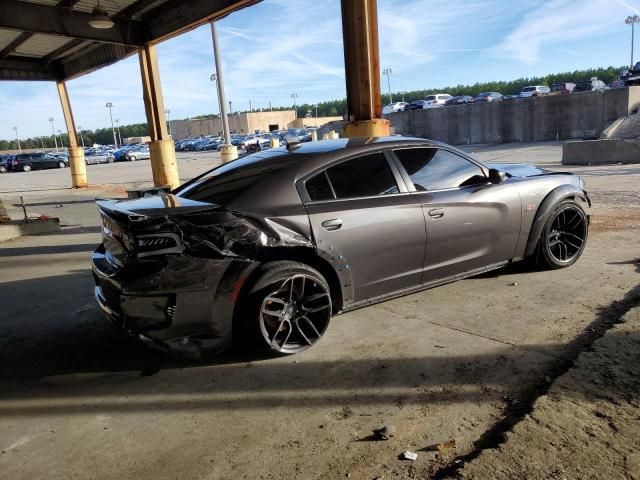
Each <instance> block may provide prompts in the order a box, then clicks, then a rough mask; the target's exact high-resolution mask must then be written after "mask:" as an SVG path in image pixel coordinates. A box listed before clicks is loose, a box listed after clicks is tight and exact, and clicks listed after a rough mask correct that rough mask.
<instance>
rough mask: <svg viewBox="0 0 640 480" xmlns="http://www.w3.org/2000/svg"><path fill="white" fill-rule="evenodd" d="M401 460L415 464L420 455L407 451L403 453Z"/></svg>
mask: <svg viewBox="0 0 640 480" xmlns="http://www.w3.org/2000/svg"><path fill="white" fill-rule="evenodd" d="M400 459H401V460H411V461H412V462H415V461H416V460H417V459H418V454H417V453H415V452H410V451H409V450H407V451H406V452H402V455H400Z"/></svg>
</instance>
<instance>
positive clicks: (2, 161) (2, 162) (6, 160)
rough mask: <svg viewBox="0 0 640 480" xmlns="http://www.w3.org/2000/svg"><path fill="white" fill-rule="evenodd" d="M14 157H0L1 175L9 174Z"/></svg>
mask: <svg viewBox="0 0 640 480" xmlns="http://www.w3.org/2000/svg"><path fill="white" fill-rule="evenodd" d="M12 158H13V155H0V173H7V172H8V171H9V167H10V166H11V159H12Z"/></svg>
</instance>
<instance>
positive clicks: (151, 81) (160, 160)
mask: <svg viewBox="0 0 640 480" xmlns="http://www.w3.org/2000/svg"><path fill="white" fill-rule="evenodd" d="M138 57H139V60H140V73H141V75H142V92H143V97H144V109H145V112H146V115H147V124H148V125H149V135H150V137H151V142H150V143H149V153H150V154H151V173H152V175H153V184H154V185H155V186H156V187H164V186H168V187H170V188H172V189H174V188H176V187H178V186H179V185H180V176H179V174H178V164H177V162H176V150H175V146H174V143H173V140H171V137H170V136H169V131H168V129H167V121H166V118H165V113H164V100H163V98H162V85H161V84H160V71H159V69H158V55H157V52H156V47H155V46H153V45H146V46H144V47H143V48H141V49H140V50H139V52H138Z"/></svg>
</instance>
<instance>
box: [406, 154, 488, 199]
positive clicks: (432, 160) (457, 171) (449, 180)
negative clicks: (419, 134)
mask: <svg viewBox="0 0 640 480" xmlns="http://www.w3.org/2000/svg"><path fill="white" fill-rule="evenodd" d="M395 154H396V155H397V156H398V159H399V160H400V163H402V166H403V167H404V169H405V170H406V171H407V173H408V174H409V177H411V181H412V182H413V185H414V186H415V188H416V190H418V191H428V190H442V189H446V188H458V187H465V186H468V185H476V184H479V183H483V182H485V181H486V177H485V176H484V173H483V172H482V169H481V168H480V167H478V166H477V165H475V164H474V163H472V162H470V161H469V160H467V159H465V158H462V157H461V156H459V155H456V154H455V153H451V152H448V151H446V150H440V149H437V148H411V149H406V150H395Z"/></svg>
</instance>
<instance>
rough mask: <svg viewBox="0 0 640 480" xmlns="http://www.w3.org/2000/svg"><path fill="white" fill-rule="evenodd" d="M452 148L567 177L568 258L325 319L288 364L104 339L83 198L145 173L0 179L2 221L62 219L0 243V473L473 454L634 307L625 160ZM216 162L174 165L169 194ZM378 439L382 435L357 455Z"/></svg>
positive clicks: (429, 465) (395, 466)
mask: <svg viewBox="0 0 640 480" xmlns="http://www.w3.org/2000/svg"><path fill="white" fill-rule="evenodd" d="M465 150H467V151H470V152H472V153H474V154H475V155H476V156H477V157H478V158H479V159H481V160H483V161H491V162H509V163H534V164H536V165H539V166H543V167H545V168H550V169H553V170H562V171H572V172H574V173H577V174H580V175H582V176H583V177H584V179H585V180H586V182H587V190H588V191H589V193H590V196H591V199H592V200H593V202H594V207H593V209H592V212H591V213H592V215H593V217H592V227H591V230H590V238H589V244H588V246H587V249H586V251H585V254H584V256H583V257H582V259H581V260H580V261H579V262H578V263H577V264H576V265H574V266H573V267H571V268H568V269H563V270H558V271H547V272H538V271H533V270H531V269H529V268H527V267H525V266H514V267H509V268H505V269H502V270H498V271H496V272H491V273H488V274H484V275H481V276H479V277H475V278H471V279H467V280H463V281H460V282H457V283H454V284H449V285H446V286H443V287H439V288H436V289H432V290H428V291H423V292H420V293H417V294H413V295H409V296H405V297H402V298H398V299H395V300H392V301H389V302H386V303H382V304H379V305H375V306H371V307H367V308H362V309H360V310H356V311H354V312H351V313H347V314H345V315H342V316H338V317H336V318H335V319H334V320H333V323H332V325H331V326H330V327H329V331H328V333H327V335H326V336H325V337H324V339H323V340H322V341H321V342H320V343H319V344H318V345H317V346H315V347H314V348H313V349H311V350H309V351H308V352H305V353H303V354H299V355H295V356H290V357H283V358H257V357H255V356H253V355H251V354H250V353H248V352H237V351H232V352H228V353H226V354H223V355H222V356H219V357H216V358H212V359H209V360H207V361H205V362H200V363H185V362H179V361H175V360H172V359H170V358H168V357H166V356H164V355H163V354H160V353H156V352H154V351H151V350H148V349H146V348H144V347H142V346H141V345H140V344H138V343H137V342H135V341H133V340H131V339H129V338H127V337H125V336H123V335H121V334H119V333H118V332H117V331H116V330H115V329H114V328H113V327H112V326H111V325H110V323H109V322H108V321H106V320H105V319H104V318H103V316H102V314H101V312H100V311H99V309H98V307H97V306H96V305H95V302H94V299H93V280H92V278H91V272H90V269H89V254H90V252H91V251H92V249H93V248H94V246H95V245H96V244H97V243H98V242H99V238H100V236H99V227H98V221H99V219H98V215H97V213H96V210H95V205H94V203H93V201H94V199H95V197H105V196H112V197H122V196H124V195H125V190H127V189H130V188H136V187H139V186H143V185H149V183H150V182H149V179H150V177H151V174H150V164H149V161H148V160H146V161H139V162H130V163H115V164H103V165H92V166H89V167H88V168H87V172H88V177H89V182H90V183H91V184H92V185H93V186H92V187H91V188H90V189H88V190H77V191H72V190H69V189H68V186H69V183H70V180H69V170H68V169H54V170H45V171H34V172H29V173H22V172H20V173H11V174H6V175H0V198H1V199H2V200H3V202H5V204H6V205H8V206H9V207H10V208H11V210H12V211H13V212H15V211H16V206H15V205H17V203H18V200H19V197H20V196H23V198H24V200H25V203H27V210H28V212H29V213H30V214H36V213H39V214H44V215H49V216H57V217H60V219H61V222H62V225H63V228H62V230H61V231H60V232H59V233H56V234H50V235H42V236H37V237H24V238H21V239H19V240H16V241H12V242H8V243H5V244H2V248H0V312H2V313H0V418H2V419H3V420H2V422H0V451H1V454H0V478H7V479H9V478H18V477H20V478H52V479H53V478H114V479H116V478H134V477H135V478H139V479H147V478H148V479H156V478H211V479H237V478H252V479H253V478H263V479H280V478H300V479H314V478H317V479H320V478H322V479H325V478H334V479H337V478H346V477H347V476H350V477H351V478H358V479H360V478H363V479H373V478H385V479H388V478H424V477H425V476H427V477H428V476H429V475H434V474H437V473H438V472H439V471H440V470H441V469H442V468H443V467H445V466H447V465H448V464H450V462H452V461H453V460H454V459H455V458H456V457H457V456H460V455H465V454H468V453H470V452H474V451H475V450H478V449H480V448H484V447H485V446H487V445H490V444H491V442H492V441H493V439H494V438H495V437H497V436H499V435H500V433H501V429H503V428H506V427H505V425H508V424H509V422H508V421H507V422H505V419H506V420H509V418H511V417H513V418H516V419H517V416H518V415H519V414H520V413H521V411H522V408H523V406H525V407H526V406H527V405H530V404H531V403H532V402H533V401H534V400H535V398H536V395H538V394H539V392H540V391H543V390H544V388H545V386H547V385H549V384H550V383H551V382H552V381H553V380H554V379H555V378H556V376H557V375H559V374H560V373H562V371H563V369H564V368H566V366H567V362H568V361H570V360H571V359H573V358H574V357H575V355H576V354H577V353H578V352H579V351H581V350H583V349H584V348H587V347H588V345H589V341H590V338H591V334H592V333H593V332H598V331H600V330H602V329H603V328H605V327H606V326H607V325H608V324H610V323H611V322H612V321H614V320H615V319H616V318H617V317H618V316H620V314H621V313H622V312H623V311H624V309H625V308H626V305H629V304H631V303H632V302H633V301H635V300H637V299H638V298H640V291H639V289H638V284H639V281H638V273H637V265H636V263H635V262H636V260H637V258H638V249H637V247H638V235H639V234H640V207H639V205H640V193H639V191H638V187H637V185H638V182H639V181H640V165H611V166H597V167H567V166H562V165H560V158H561V151H562V146H561V144H560V143H538V144H509V145H500V146H469V147H467V148H465ZM219 161H220V160H219V154H218V153H213V152H204V153H178V164H179V168H180V174H181V178H182V180H188V179H189V178H192V177H193V176H195V175H197V174H199V173H201V172H202V171H204V170H206V169H208V168H212V167H213V166H215V165H217V164H218V163H219ZM383 425H393V426H395V428H396V433H395V436H394V437H392V438H391V439H390V440H388V441H386V442H375V441H370V440H371V434H372V430H373V429H374V428H378V427H381V426H383ZM450 440H455V445H454V446H453V447H452V448H448V449H445V450H442V451H433V450H434V449H429V448H428V447H429V446H432V445H434V444H440V443H443V442H448V441H450ZM405 450H412V451H419V452H420V455H419V458H418V460H417V461H416V462H414V463H409V462H406V461H402V460H399V459H398V455H399V454H400V453H401V452H403V451H405Z"/></svg>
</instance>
